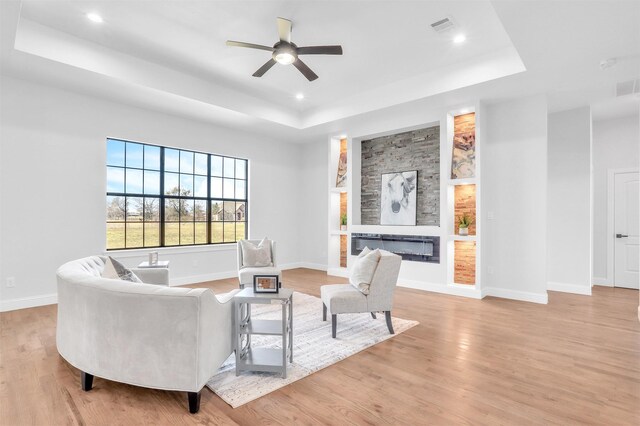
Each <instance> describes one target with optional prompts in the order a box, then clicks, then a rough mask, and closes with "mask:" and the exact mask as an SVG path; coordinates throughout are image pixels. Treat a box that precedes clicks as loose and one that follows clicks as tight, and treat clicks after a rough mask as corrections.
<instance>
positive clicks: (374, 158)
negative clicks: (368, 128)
mask: <svg viewBox="0 0 640 426" xmlns="http://www.w3.org/2000/svg"><path fill="white" fill-rule="evenodd" d="M410 170H417V171H418V179H417V187H416V191H417V217H416V225H419V226H425V225H426V226H439V225H440V126H439V125H436V126H432V127H427V128H423V129H418V130H412V131H409V132H403V133H398V134H394V135H389V136H381V137H378V138H374V139H369V140H363V141H362V142H361V186H360V191H361V201H360V205H361V207H360V209H361V222H362V224H363V225H379V224H380V198H381V185H382V175H383V174H385V173H396V172H405V171H410Z"/></svg>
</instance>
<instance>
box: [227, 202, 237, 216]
mask: <svg viewBox="0 0 640 426" xmlns="http://www.w3.org/2000/svg"><path fill="white" fill-rule="evenodd" d="M235 215H236V203H235V202H233V201H225V202H224V220H235Z"/></svg>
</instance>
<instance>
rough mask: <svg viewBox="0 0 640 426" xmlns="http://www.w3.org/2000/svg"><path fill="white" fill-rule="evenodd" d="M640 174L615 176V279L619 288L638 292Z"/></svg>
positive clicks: (639, 263)
mask: <svg viewBox="0 0 640 426" xmlns="http://www.w3.org/2000/svg"><path fill="white" fill-rule="evenodd" d="M639 180H640V179H639V178H638V172H632V173H618V174H616V175H615V193H614V196H615V199H614V200H615V207H614V230H615V234H616V235H615V237H616V239H615V247H614V257H615V277H614V285H615V286H616V287H626V288H638V270H640V245H639V244H640V241H639V238H638V234H639V232H638V228H639V225H640V216H639V215H638V211H639V210H640V208H639V206H640V196H639V194H640V182H639Z"/></svg>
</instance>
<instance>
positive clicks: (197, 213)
mask: <svg viewBox="0 0 640 426" xmlns="http://www.w3.org/2000/svg"><path fill="white" fill-rule="evenodd" d="M193 216H194V218H195V220H199V221H205V222H206V220H207V202H206V201H205V200H196V202H195V206H194V208H193Z"/></svg>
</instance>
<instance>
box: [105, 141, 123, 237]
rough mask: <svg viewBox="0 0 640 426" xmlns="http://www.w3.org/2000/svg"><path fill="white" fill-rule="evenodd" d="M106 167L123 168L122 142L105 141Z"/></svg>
mask: <svg viewBox="0 0 640 426" xmlns="http://www.w3.org/2000/svg"><path fill="white" fill-rule="evenodd" d="M107 166H122V167H124V142H122V141H116V140H113V139H107ZM123 247H124V246H123Z"/></svg>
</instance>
